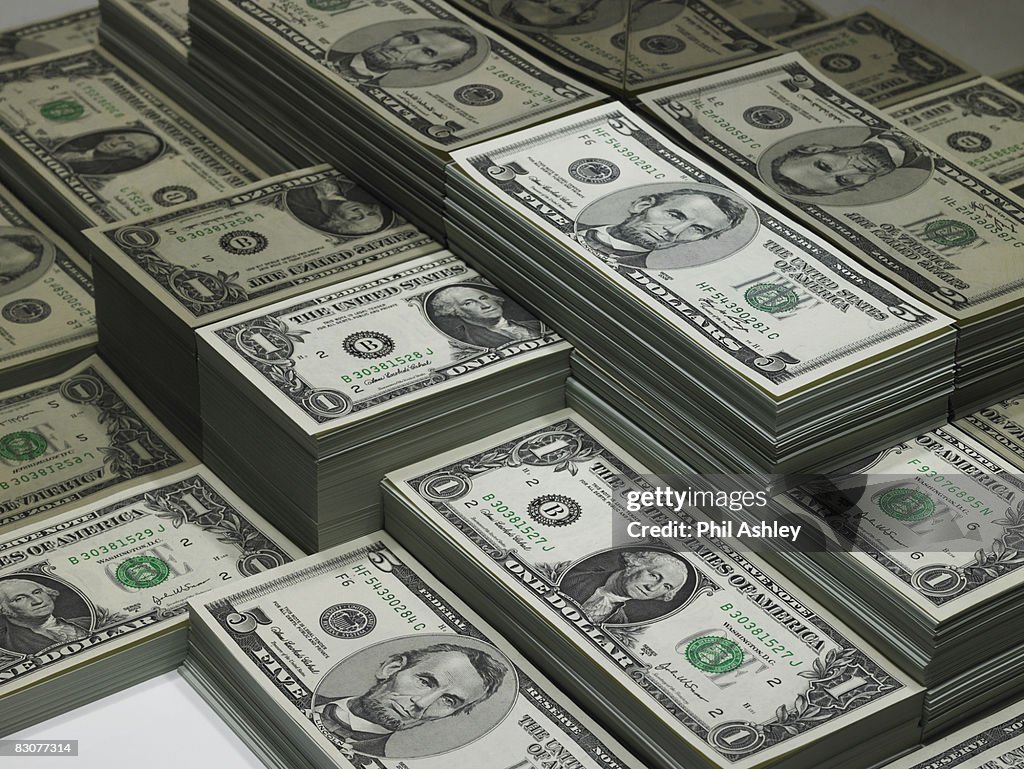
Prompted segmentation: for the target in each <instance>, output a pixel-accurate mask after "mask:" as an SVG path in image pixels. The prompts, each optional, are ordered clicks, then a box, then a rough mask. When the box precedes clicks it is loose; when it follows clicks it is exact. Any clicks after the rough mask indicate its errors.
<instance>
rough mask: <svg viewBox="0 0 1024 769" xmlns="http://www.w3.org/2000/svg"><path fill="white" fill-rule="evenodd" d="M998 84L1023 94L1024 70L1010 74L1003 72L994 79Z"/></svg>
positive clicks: (1016, 70)
mask: <svg viewBox="0 0 1024 769" xmlns="http://www.w3.org/2000/svg"><path fill="white" fill-rule="evenodd" d="M996 79H997V80H998V81H999V82H1000V83H1003V84H1004V85H1008V86H1010V88H1012V89H1013V90H1015V91H1017V92H1019V93H1024V68H1021V69H1015V70H1013V71H1012V72H1004V73H1003V74H1002V75H999V77H998V78H996Z"/></svg>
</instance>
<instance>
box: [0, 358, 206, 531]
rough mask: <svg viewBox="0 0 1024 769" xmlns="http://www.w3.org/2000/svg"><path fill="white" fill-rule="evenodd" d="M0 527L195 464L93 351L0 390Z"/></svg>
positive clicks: (6, 526) (5, 527) (22, 523)
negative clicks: (51, 374)
mask: <svg viewBox="0 0 1024 769" xmlns="http://www.w3.org/2000/svg"><path fill="white" fill-rule="evenodd" d="M0 424H2V425H3V435H2V436H0V467H2V473H3V474H2V476H0V530H4V531H9V530H10V529H13V528H16V527H18V526H22V525H24V524H25V522H26V521H27V520H28V519H30V518H42V517H44V516H50V515H54V514H56V513H59V512H61V511H62V510H63V509H66V508H70V507H73V506H79V505H83V504H86V503H89V502H92V501H94V500H99V499H101V498H103V497H106V496H109V495H111V494H114V493H118V492H120V491H121V490H122V489H126V488H128V487H129V486H136V485H138V484H139V483H141V482H143V481H144V480H147V479H149V478H155V477H160V476H163V475H167V474H168V473H172V472H176V471H178V470H183V469H185V468H187V467H191V466H192V465H194V464H195V462H196V460H195V457H193V456H192V455H191V454H190V453H189V451H188V450H187V449H186V448H185V447H184V446H183V445H182V444H181V443H180V442H179V441H178V440H177V439H176V438H175V437H174V436H173V435H172V434H171V432H170V431H169V430H168V429H167V428H166V427H164V425H162V424H161V423H160V422H159V421H158V420H157V419H156V417H154V416H153V414H152V412H151V411H150V410H149V409H147V408H146V406H145V405H144V404H143V403H142V402H141V401H140V400H138V398H137V397H136V396H135V394H134V393H132V392H131V391H130V390H129V389H128V388H127V387H125V385H124V383H123V382H122V381H121V380H120V379H118V377H117V376H116V375H115V374H114V372H112V371H111V370H110V369H109V368H108V367H107V366H106V365H105V364H104V363H103V362H102V361H101V360H100V359H99V358H97V357H95V356H93V357H90V358H87V359H86V360H84V361H82V362H81V363H79V364H77V365H75V366H73V367H72V368H70V369H69V370H67V371H65V372H63V373H62V374H59V375H58V376H55V377H51V378H49V379H44V380H40V381H38V382H32V383H31V384H27V385H24V386H22V387H18V388H15V389H13V390H7V391H5V392H2V393H0Z"/></svg>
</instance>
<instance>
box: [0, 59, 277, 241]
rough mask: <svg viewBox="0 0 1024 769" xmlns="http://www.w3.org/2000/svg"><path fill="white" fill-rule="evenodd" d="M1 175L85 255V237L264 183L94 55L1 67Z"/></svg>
mask: <svg viewBox="0 0 1024 769" xmlns="http://www.w3.org/2000/svg"><path fill="white" fill-rule="evenodd" d="M0 171H2V172H3V174H4V177H5V178H4V181H5V182H6V183H7V184H8V185H10V187H11V188H12V189H14V191H15V192H16V193H17V194H18V196H19V197H20V198H21V199H22V200H23V201H25V202H26V203H27V204H28V205H29V206H30V207H31V208H33V209H34V210H35V211H37V212H38V213H39V214H40V215H41V216H42V217H43V219H44V220H46V221H47V223H49V224H50V225H51V226H52V227H54V228H55V229H56V230H57V231H58V232H59V233H60V234H61V235H62V236H63V237H64V238H65V240H67V241H68V242H70V243H71V244H72V245H74V246H76V247H77V248H78V249H79V250H80V251H83V252H84V251H85V248H84V243H85V239H84V238H83V236H82V235H81V230H83V229H85V228H87V227H92V226H95V225H99V224H109V223H112V222H116V221H119V220H121V219H127V218H130V217H133V216H138V215H140V214H143V213H154V212H156V211H159V210H161V209H163V208H168V207H170V206H174V205H178V204H180V203H184V202H187V201H190V200H195V199H196V198H198V197H201V196H209V195H213V194H217V193H221V192H225V191H227V190H229V189H232V188H235V187H241V186H242V185H244V184H248V183H249V182H251V181H254V180H256V179H257V178H259V177H261V176H265V174H264V173H263V172H262V170H261V169H260V168H259V167H258V166H257V165H255V164H254V163H253V162H252V161H250V160H248V159H245V158H243V157H242V156H241V155H239V154H238V153H237V152H236V151H235V150H233V149H231V147H230V145H229V144H228V143H227V142H226V141H225V140H223V139H221V138H219V137H218V136H216V135H215V134H214V133H213V132H212V131H210V129H208V128H206V127H205V126H203V125H202V124H201V123H199V122H197V121H196V120H195V119H194V118H193V117H191V116H190V115H188V114H187V113H186V112H185V111H184V110H183V109H182V108H181V107H179V106H178V105H176V104H174V103H173V102H172V101H171V100H170V99H169V98H168V97H167V96H164V95H163V94H161V93H160V92H158V91H157V90H155V89H154V88H153V86H151V85H149V84H148V83H146V82H145V81H144V80H142V79H141V78H140V77H139V76H138V75H137V74H135V73H134V72H132V71H131V70H130V69H129V68H128V67H127V66H125V65H124V64H122V63H121V62H119V61H118V60H117V59H115V58H113V57H112V56H111V55H110V54H108V53H106V52H105V51H103V50H101V49H99V48H78V49H75V50H72V51H69V52H65V53H57V54H52V55H50V56H44V57H40V58H35V59H31V60H29V61H27V62H22V63H15V64H11V65H9V66H6V67H0Z"/></svg>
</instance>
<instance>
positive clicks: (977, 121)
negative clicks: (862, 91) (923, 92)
mask: <svg viewBox="0 0 1024 769" xmlns="http://www.w3.org/2000/svg"><path fill="white" fill-rule="evenodd" d="M889 114H890V115H892V117H893V118H894V119H896V120H897V121H899V122H900V123H902V124H903V125H904V126H906V127H907V129H908V130H909V131H910V132H912V133H913V134H914V135H916V136H920V137H922V138H924V139H926V140H927V141H929V142H931V143H932V144H933V145H935V146H936V147H940V148H941V149H942V151H943V152H944V153H946V154H947V155H948V156H949V157H950V158H952V159H954V160H956V162H957V163H959V164H960V165H961V166H963V167H964V168H966V169H969V170H970V171H971V172H972V173H975V174H979V175H983V176H985V177H987V178H989V179H991V180H992V181H993V182H995V183H996V184H999V185H1005V186H1010V187H1013V186H1018V185H1021V184H1024V95H1022V94H1020V93H1017V92H1016V91H1014V90H1013V89H1012V88H1008V87H1007V86H1005V85H1003V84H1002V83H1000V82H998V81H996V80H993V79H992V78H987V77H985V78H977V79H975V80H971V81H969V82H967V83H963V84H961V85H956V86H953V87H952V88H946V89H944V90H942V91H936V92H935V93H930V94H928V95H927V96H923V97H921V98H920V99H915V100H913V101H908V102H901V103H900V104H899V105H898V106H896V107H893V108H892V109H890V110H889Z"/></svg>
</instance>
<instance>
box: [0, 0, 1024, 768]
mask: <svg viewBox="0 0 1024 769" xmlns="http://www.w3.org/2000/svg"><path fill="white" fill-rule="evenodd" d="M817 2H818V4H819V5H820V6H821V7H822V8H824V9H825V10H826V11H827V12H828V13H830V14H833V15H838V14H842V13H848V12H850V11H854V10H857V9H859V8H861V7H863V6H864V5H865V4H864V3H863V2H860V0H817ZM94 4H95V3H93V2H91V0H0V29H2V28H5V27H13V26H20V25H22V24H26V23H29V22H31V21H35V20H39V19H45V18H47V17H50V16H55V15H57V14H60V13H67V12H71V11H77V10H82V9H84V8H88V7H90V6H92V5H94ZM874 5H875V6H876V7H877V8H879V9H880V10H881V11H883V12H884V13H886V14H888V15H890V16H892V17H894V18H896V19H897V20H898V21H900V22H901V23H903V24H905V25H906V26H908V27H910V28H911V29H913V30H914V31H915V32H916V33H917V34H919V35H921V36H922V37H924V38H925V39H930V40H934V41H935V42H936V43H937V44H938V45H939V46H941V47H942V48H945V49H946V50H948V51H949V52H950V53H952V54H954V55H955V56H959V57H960V58H961V59H963V60H964V61H965V62H966V63H968V64H971V65H973V66H974V67H976V68H977V69H979V70H981V71H982V72H984V73H986V74H992V73H997V72H1001V71H1003V70H1007V69H1010V68H1011V67H1017V66H1024V48H1022V47H1021V45H1020V39H1021V36H1022V33H1024V2H1019V0H876V2H875V3H874ZM10 737H11V738H19V739H31V740H46V739H54V740H78V741H79V755H78V757H77V758H70V757H52V758H44V757H31V758H4V759H2V766H3V769H140V768H141V769H182V768H183V767H185V768H186V769H204V768H205V767H230V768H232V769H234V768H235V767H238V769H259V767H262V764H261V763H260V762H259V761H258V760H257V759H256V757H255V756H254V755H253V754H252V753H251V752H250V751H249V750H248V749H247V748H246V747H245V746H244V745H243V744H242V743H241V742H240V741H239V740H238V738H237V737H235V735H234V734H233V733H232V732H231V731H230V730H229V729H228V728H227V726H225V725H224V723H223V722H222V721H221V720H220V718H219V717H218V716H217V715H216V714H215V713H214V712H213V711H212V710H211V709H210V708H209V707H208V706H207V705H206V703H205V702H203V701H202V700H201V699H200V698H199V697H198V695H196V694H195V692H193V691H192V689H191V687H190V686H189V685H188V684H187V683H186V682H185V681H184V679H182V678H181V677H180V676H179V675H178V674H177V673H168V674H167V675H163V676H160V677H159V678H155V679H153V680H152V681H149V682H147V683H144V684H140V685H139V686H135V687H133V688H131V689H128V690H127V691H124V692H121V693H120V694H117V695H114V696H111V697H108V698H106V699H104V700H100V701H99V702H96V703H93V704H92V705H87V706H85V707H83V708H79V709H77V710H74V711H72V712H70V713H68V714H65V715H63V716H60V717H58V718H54V719H51V720H50V721H47V722H45V723H42V724H39V725H37V726H35V727H33V728H31V729H26V730H25V731H23V732H19V733H18V734H15V735H10Z"/></svg>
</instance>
